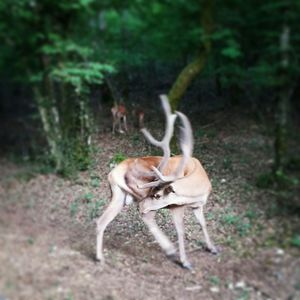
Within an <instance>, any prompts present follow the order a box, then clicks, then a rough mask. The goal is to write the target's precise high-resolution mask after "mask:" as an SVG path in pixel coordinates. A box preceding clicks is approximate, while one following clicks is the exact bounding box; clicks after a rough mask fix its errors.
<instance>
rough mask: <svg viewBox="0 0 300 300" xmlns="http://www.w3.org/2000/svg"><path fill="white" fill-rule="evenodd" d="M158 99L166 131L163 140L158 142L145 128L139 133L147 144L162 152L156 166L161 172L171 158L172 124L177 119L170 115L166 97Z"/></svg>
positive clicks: (162, 96)
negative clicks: (161, 156)
mask: <svg viewBox="0 0 300 300" xmlns="http://www.w3.org/2000/svg"><path fill="white" fill-rule="evenodd" d="M160 99H161V104H162V107H163V110H164V113H165V116H166V130H165V135H164V137H163V139H162V140H161V141H158V140H157V139H155V138H154V137H153V136H152V135H151V133H150V132H149V131H148V130H147V129H145V128H143V129H142V130H141V132H142V133H143V134H144V136H145V138H146V139H147V140H148V141H149V143H151V144H152V145H154V146H156V147H159V148H161V149H162V150H163V153H164V155H163V158H162V160H161V161H160V163H159V166H158V169H159V170H160V171H163V169H164V168H165V166H166V164H167V162H168V159H169V158H170V156H171V150H170V146H169V144H170V141H171V138H172V136H173V133H174V123H175V120H176V118H177V115H176V114H172V113H171V107H170V104H169V100H168V97H167V96H166V95H160Z"/></svg>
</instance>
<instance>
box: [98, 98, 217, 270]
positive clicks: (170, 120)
mask: <svg viewBox="0 0 300 300" xmlns="http://www.w3.org/2000/svg"><path fill="white" fill-rule="evenodd" d="M161 101H162V106H163V109H164V113H165V115H166V132H165V135H164V137H163V139H162V141H158V140H156V139H154V138H153V137H152V135H151V134H150V133H149V132H148V131H147V130H146V129H142V132H143V134H144V135H145V137H146V139H147V140H148V141H149V142H150V143H151V144H153V145H155V146H157V147H160V148H161V149H162V150H163V156H162V157H161V156H146V157H139V158H128V159H126V160H124V161H123V162H121V163H120V164H119V165H118V166H116V167H115V168H114V169H113V170H112V171H111V172H110V173H109V175H108V180H109V183H110V187H111V191H112V199H111V202H110V204H109V205H108V207H107V208H106V210H105V211H104V213H103V214H102V216H101V217H100V218H99V219H98V220H97V249H96V258H97V260H100V261H102V262H103V261H104V256H103V234H104V230H105V228H106V227H107V225H108V224H109V223H110V222H111V221H112V220H113V219H114V218H115V217H116V216H117V214H118V213H119V212H120V211H121V210H122V208H123V207H124V206H125V205H129V204H130V203H131V202H132V200H135V201H136V202H137V203H138V205H139V210H140V213H141V215H142V219H143V221H144V222H145V224H146V225H147V227H148V228H149V230H150V232H151V233H152V234H153V236H154V238H155V239H156V241H157V242H158V244H159V245H160V246H161V248H162V249H163V250H164V252H165V254H166V255H167V256H168V257H169V258H171V259H172V260H173V261H175V262H176V248H175V247H174V245H173V244H172V243H171V241H170V240H169V239H168V237H167V236H166V235H165V234H164V233H163V232H162V231H161V230H160V228H159V227H158V225H157V224H156V222H155V213H156V211H157V210H159V209H161V208H168V209H170V211H171V214H172V217H173V222H174V225H175V228H176V231H177V237H178V244H179V257H180V264H181V265H182V267H184V268H187V269H191V264H190V263H189V261H188V258H187V256H186V252H185V246H184V223H183V218H184V210H185V208H186V207H189V208H191V209H192V210H193V212H194V214H195V216H196V218H197V219H198V221H199V223H200V225H201V227H202V230H203V233H204V237H205V241H206V245H207V248H208V250H210V251H211V252H212V253H214V254H216V253H217V250H216V248H215V246H214V245H213V243H212V241H211V240H210V237H209V235H208V232H207V228H206V222H205V218H204V215H203V206H204V205H205V203H206V201H207V198H208V196H209V194H210V192H211V183H210V181H209V179H208V177H207V174H206V172H205V170H204V169H203V167H202V165H201V163H200V162H199V160H198V159H196V158H194V157H192V156H191V155H192V151H193V136H192V129H191V125H190V122H189V120H188V118H187V117H186V116H185V115H184V114H183V113H181V112H175V114H172V113H171V109H170V105H169V102H168V99H167V97H166V96H164V95H162V96H161ZM177 116H178V117H179V119H180V121H181V123H182V127H181V132H180V148H181V151H182V155H180V156H174V157H170V147H169V143H170V140H171V138H172V136H173V131H174V122H175V119H176V117H177Z"/></svg>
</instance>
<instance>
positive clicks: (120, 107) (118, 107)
mask: <svg viewBox="0 0 300 300" xmlns="http://www.w3.org/2000/svg"><path fill="white" fill-rule="evenodd" d="M111 113H112V117H113V126H112V133H115V131H116V126H118V127H119V129H118V131H119V133H124V132H127V131H128V128H127V118H126V115H127V111H126V107H125V105H124V104H123V103H120V104H117V103H115V104H114V106H113V107H112V108H111ZM122 127H123V128H124V130H123V129H122Z"/></svg>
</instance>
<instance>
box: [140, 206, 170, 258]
mask: <svg viewBox="0 0 300 300" xmlns="http://www.w3.org/2000/svg"><path fill="white" fill-rule="evenodd" d="M155 213H156V212H155V211H149V212H147V213H145V214H142V219H143V221H144V222H145V224H146V225H147V227H148V228H149V231H150V232H151V233H152V235H153V236H154V238H155V239H156V241H157V242H158V244H159V245H160V247H161V248H162V249H163V250H164V252H165V253H166V255H167V256H168V257H169V258H170V259H171V260H175V253H176V249H175V247H174V245H173V244H172V243H171V241H170V240H169V238H168V237H167V236H166V235H165V234H164V233H163V232H162V231H161V229H160V228H159V227H158V225H157V223H156V222H155V219H154V217H155Z"/></svg>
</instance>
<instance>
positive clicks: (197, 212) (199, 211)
mask: <svg viewBox="0 0 300 300" xmlns="http://www.w3.org/2000/svg"><path fill="white" fill-rule="evenodd" d="M193 212H194V214H195V216H196V218H197V220H198V221H199V223H200V225H201V227H202V230H203V234H204V237H205V242H206V246H207V248H208V250H209V251H210V252H211V253H213V254H217V253H218V250H217V248H216V247H215V246H214V244H213V243H212V241H211V240H210V237H209V234H208V231H207V228H206V222H205V218H204V214H203V206H202V205H201V206H200V207H198V208H194V209H193Z"/></svg>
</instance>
